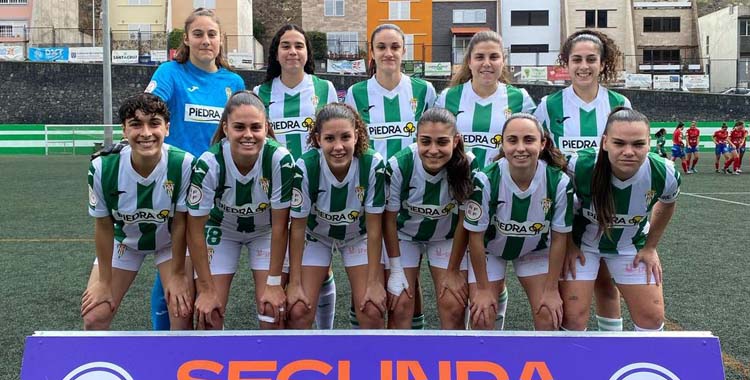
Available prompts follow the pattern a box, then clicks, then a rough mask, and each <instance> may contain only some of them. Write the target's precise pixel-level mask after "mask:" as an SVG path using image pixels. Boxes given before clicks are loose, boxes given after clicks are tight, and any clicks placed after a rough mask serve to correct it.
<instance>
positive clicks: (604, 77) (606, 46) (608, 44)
mask: <svg viewBox="0 0 750 380" xmlns="http://www.w3.org/2000/svg"><path fill="white" fill-rule="evenodd" d="M584 41H587V42H593V43H594V45H596V46H597V47H598V48H599V57H600V60H601V62H602V72H601V73H599V79H600V80H601V81H602V82H603V83H609V82H612V81H614V80H616V79H617V62H618V60H619V59H620V56H621V55H622V53H621V52H620V49H619V48H618V47H617V44H616V43H615V41H614V40H612V39H611V38H609V36H607V35H606V34H604V33H602V32H600V31H598V30H591V29H583V30H579V31H577V32H575V33H573V34H571V35H570V36H568V39H567V40H565V42H564V43H563V45H562V47H561V48H560V54H559V55H558V56H557V63H558V64H559V65H561V66H563V67H568V60H569V59H570V54H571V53H572V51H573V46H575V44H577V43H579V42H584Z"/></svg>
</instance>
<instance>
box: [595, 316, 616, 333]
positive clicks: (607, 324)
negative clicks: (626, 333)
mask: <svg viewBox="0 0 750 380" xmlns="http://www.w3.org/2000/svg"><path fill="white" fill-rule="evenodd" d="M596 325H597V326H599V331H622V318H607V317H602V316H601V315H598V314H597V316H596Z"/></svg>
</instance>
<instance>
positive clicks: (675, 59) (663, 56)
mask: <svg viewBox="0 0 750 380" xmlns="http://www.w3.org/2000/svg"><path fill="white" fill-rule="evenodd" d="M679 63H680V50H679V49H674V50H650V49H649V50H647V49H644V50H643V64H655V65H666V64H679Z"/></svg>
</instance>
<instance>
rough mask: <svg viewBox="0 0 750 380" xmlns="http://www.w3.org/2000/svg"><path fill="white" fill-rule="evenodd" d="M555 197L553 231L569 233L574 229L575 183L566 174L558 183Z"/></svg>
mask: <svg viewBox="0 0 750 380" xmlns="http://www.w3.org/2000/svg"><path fill="white" fill-rule="evenodd" d="M555 198H556V199H555V213H554V215H553V217H552V231H555V232H560V233H568V232H570V231H572V230H573V184H572V183H571V181H570V178H568V176H566V175H565V174H563V175H562V176H561V177H560V182H558V183H557V190H556V191H555Z"/></svg>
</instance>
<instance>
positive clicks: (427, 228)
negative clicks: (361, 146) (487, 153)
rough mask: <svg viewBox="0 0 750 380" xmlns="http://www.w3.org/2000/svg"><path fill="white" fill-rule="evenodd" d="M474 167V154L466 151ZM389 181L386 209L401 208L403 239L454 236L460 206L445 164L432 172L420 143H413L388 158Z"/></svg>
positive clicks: (400, 235)
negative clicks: (424, 158) (436, 172)
mask: <svg viewBox="0 0 750 380" xmlns="http://www.w3.org/2000/svg"><path fill="white" fill-rule="evenodd" d="M467 156H468V158H469V161H470V163H471V169H472V170H474V169H476V164H475V162H476V160H474V155H473V154H471V153H467ZM386 173H387V174H388V176H387V178H389V182H390V185H389V186H390V191H389V192H388V193H389V196H388V203H387V204H386V206H385V209H386V210H388V211H393V212H398V216H397V218H396V225H397V227H398V235H399V239H401V240H410V241H440V240H447V239H452V238H453V233H454V232H455V230H456V223H458V209H459V208H461V209H463V205H459V204H458V202H456V200H455V199H454V198H453V195H452V194H451V192H450V187H449V186H448V178H447V171H446V169H445V168H443V169H442V170H441V171H440V172H439V173H438V174H436V175H432V174H430V173H428V172H426V171H425V169H424V166H422V159H421V158H420V157H419V151H418V148H417V144H416V143H415V144H411V145H409V146H408V147H406V148H404V149H403V150H401V151H400V152H398V153H396V154H395V155H394V156H393V157H391V158H390V159H389V160H388V166H386Z"/></svg>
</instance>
